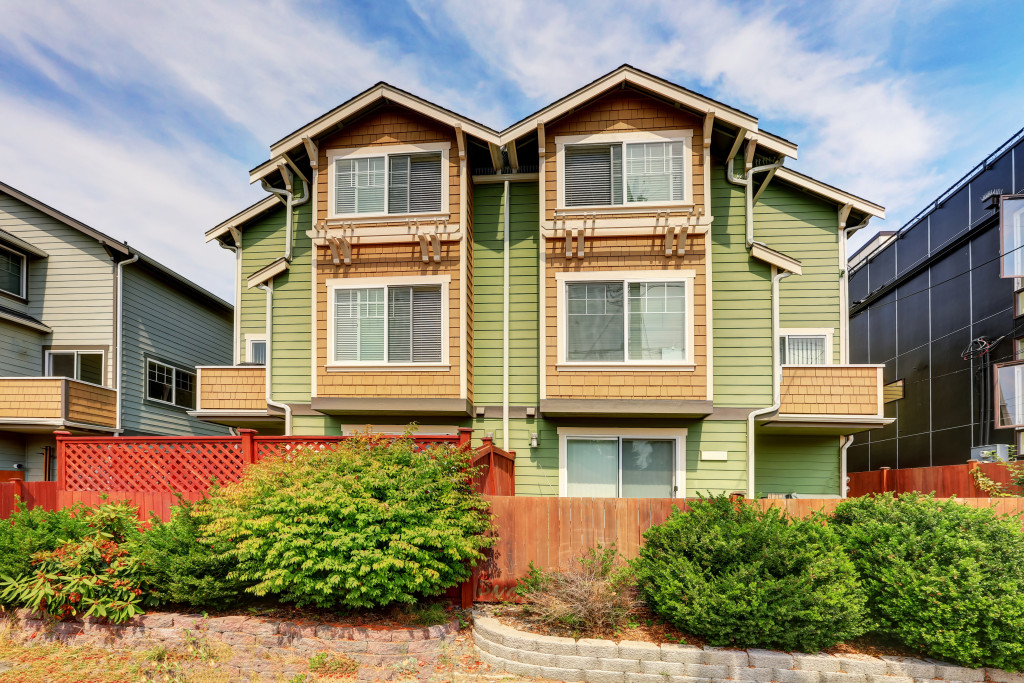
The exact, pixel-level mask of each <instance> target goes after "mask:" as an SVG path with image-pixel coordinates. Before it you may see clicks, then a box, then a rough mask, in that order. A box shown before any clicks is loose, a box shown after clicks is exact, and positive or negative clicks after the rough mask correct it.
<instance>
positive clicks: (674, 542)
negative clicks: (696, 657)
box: [634, 497, 866, 652]
mask: <svg viewBox="0 0 1024 683" xmlns="http://www.w3.org/2000/svg"><path fill="white" fill-rule="evenodd" d="M690 508H691V511H690V512H685V513H684V512H679V511H676V512H674V513H673V514H672V515H671V516H670V517H669V518H668V519H667V520H666V521H665V523H664V524H662V525H660V526H654V527H651V528H650V529H649V530H648V531H647V532H646V533H645V534H644V538H645V539H646V541H645V545H644V546H643V548H642V549H641V551H640V556H639V557H638V558H637V559H636V560H635V561H634V567H635V570H636V575H637V581H638V583H639V586H640V592H641V594H642V596H643V597H644V599H645V600H646V601H647V603H648V605H649V606H650V608H651V609H652V610H653V611H654V612H655V613H657V614H658V615H660V616H661V617H662V618H663V619H665V620H666V621H668V622H670V623H672V624H673V625H675V626H676V627H677V628H679V629H681V630H683V631H685V632H687V633H692V634H694V635H699V636H703V637H705V638H707V639H708V641H709V643H710V644H711V645H718V646H735V647H766V648H774V649H782V650H804V651H811V652H813V651H816V650H820V649H823V648H827V647H830V646H832V645H834V644H836V643H838V642H840V641H843V640H846V639H849V638H854V637H856V636H859V635H861V634H862V633H864V631H865V629H866V623H865V616H866V608H865V604H864V602H865V600H864V594H863V592H862V591H861V590H860V588H859V586H858V585H857V581H856V572H855V570H854V568H853V563H852V562H851V561H850V560H849V558H847V557H846V555H845V554H844V552H843V548H842V545H841V543H840V540H839V537H838V535H837V534H836V533H835V532H834V531H832V530H831V529H829V528H828V527H827V526H825V525H823V524H821V523H819V522H818V521H808V520H792V519H789V518H787V517H786V516H785V515H784V514H783V513H781V512H780V511H779V510H778V509H775V508H770V509H768V510H767V511H762V510H761V509H760V508H759V507H758V506H755V505H752V504H749V503H742V502H738V503H734V502H731V501H730V500H729V499H728V498H725V497H718V498H712V499H706V500H701V501H697V502H694V503H692V504H691V506H690Z"/></svg>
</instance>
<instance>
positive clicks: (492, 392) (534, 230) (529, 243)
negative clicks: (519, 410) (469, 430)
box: [473, 183, 540, 406]
mask: <svg viewBox="0 0 1024 683" xmlns="http://www.w3.org/2000/svg"><path fill="white" fill-rule="evenodd" d="M509 194H510V195H511V198H510V204H509V354H508V355H509V359H508V361H509V403H510V404H511V405H514V406H536V405H537V403H538V401H539V396H540V394H539V391H540V385H539V374H540V371H539V367H540V365H539V363H540V361H539V341H538V340H539V337H538V332H539V325H540V320H539V315H540V301H539V283H538V273H539V268H540V254H539V251H538V249H539V236H538V232H539V231H538V224H537V211H538V205H537V202H538V199H537V186H536V185H535V184H534V183H510V191H509ZM504 202H505V198H504V185H503V184H494V185H482V186H478V187H477V188H476V189H475V192H474V198H473V207H474V208H473V211H474V214H473V221H474V222H473V239H474V244H473V267H474V277H473V299H474V326H473V337H474V343H475V350H474V363H473V396H474V400H475V402H476V403H478V404H480V405H501V402H502V361H503V359H502V354H503V349H502V343H503V315H504V311H503V308H504V292H505V285H504V267H505V264H504V248H505V246H504V239H505V234H504V215H503V212H504V209H505V205H504Z"/></svg>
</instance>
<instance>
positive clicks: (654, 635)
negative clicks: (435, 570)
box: [477, 603, 922, 658]
mask: <svg viewBox="0 0 1024 683" xmlns="http://www.w3.org/2000/svg"><path fill="white" fill-rule="evenodd" d="M477 609H478V610H480V611H482V612H484V613H485V614H487V615H488V616H491V617H494V618H495V619H497V620H498V621H500V622H501V623H503V624H505V625H506V626H511V627H512V628H514V629H518V630H520V631H527V632H529V633H536V634H539V635H545V636H562V637H565V638H577V639H579V638H600V639H603V640H634V641H639V642H642V643H657V644H661V643H686V644H687V645H697V646H699V647H704V646H706V645H707V642H708V641H707V638H703V637H701V636H695V635H693V634H692V633H685V632H683V631H680V630H679V629H677V628H676V627H675V626H672V625H671V624H669V623H666V622H665V621H663V620H662V619H661V618H660V617H658V616H657V615H655V614H654V613H653V612H651V611H650V610H648V609H647V608H640V609H637V610H636V611H635V612H634V616H633V617H632V618H631V620H630V623H629V624H628V625H627V626H626V627H624V628H621V629H619V630H615V631H613V630H599V629H593V630H580V629H576V628H570V627H567V626H562V625H559V624H546V623H544V622H543V621H541V620H540V619H538V618H537V616H536V615H535V614H532V613H531V612H530V606H529V604H528V603H523V604H501V605H487V606H478V607H477ZM825 652H826V653H828V654H831V655H840V656H842V655H849V654H862V655H872V656H874V657H881V656H883V655H891V656H895V657H917V658H920V657H921V656H922V655H921V653H919V652H916V651H914V650H911V649H910V648H908V647H905V646H903V645H900V644H899V643H889V642H885V641H882V640H879V639H877V638H873V637H870V636H863V637H861V638H856V639H854V640H851V641H850V642H848V643H839V644H838V645H836V646H834V647H831V648H829V649H827V650H825Z"/></svg>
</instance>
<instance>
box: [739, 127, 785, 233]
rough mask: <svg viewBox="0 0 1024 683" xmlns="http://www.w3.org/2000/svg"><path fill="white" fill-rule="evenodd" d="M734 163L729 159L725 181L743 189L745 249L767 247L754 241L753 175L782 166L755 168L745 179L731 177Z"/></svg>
mask: <svg viewBox="0 0 1024 683" xmlns="http://www.w3.org/2000/svg"><path fill="white" fill-rule="evenodd" d="M747 144H748V145H752V144H754V143H753V141H748V142H747ZM735 163H736V160H735V158H732V159H729V163H728V164H727V166H726V170H725V179H726V180H728V181H729V182H730V183H732V184H733V185H741V186H742V187H743V201H744V212H743V220H744V226H745V227H746V235H747V239H746V243H747V249H750V248H751V247H752V246H754V245H755V244H758V245H761V246H764V247H767V245H766V244H764V243H763V242H757V241H755V240H754V175H755V174H757V173H764V172H767V171H773V170H775V169H777V168H780V167H781V166H782V162H781V161H779V162H776V163H774V164H766V165H764V166H755V167H753V168H751V169H750V170H749V171H747V175H746V176H745V177H741V176H735V175H733V167H734V165H735Z"/></svg>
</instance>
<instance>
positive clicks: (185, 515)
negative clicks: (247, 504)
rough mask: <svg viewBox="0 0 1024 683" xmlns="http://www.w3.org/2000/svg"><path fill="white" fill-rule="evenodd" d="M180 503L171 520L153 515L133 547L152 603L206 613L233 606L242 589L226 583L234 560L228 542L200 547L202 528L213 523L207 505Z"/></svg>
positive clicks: (234, 581)
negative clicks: (156, 601) (201, 609)
mask: <svg viewBox="0 0 1024 683" xmlns="http://www.w3.org/2000/svg"><path fill="white" fill-rule="evenodd" d="M211 495H212V496H214V497H216V496H217V495H218V490H217V489H216V488H214V489H213V490H212V491H211ZM178 502H179V504H178V505H177V506H175V507H173V508H171V520H170V521H169V522H163V521H161V520H160V518H158V517H156V516H155V515H154V516H153V517H152V518H151V519H150V524H151V526H150V529H149V530H148V531H146V532H145V533H143V534H142V536H141V538H139V540H138V542H137V543H136V544H135V547H133V548H132V553H133V554H135V555H136V556H138V558H139V559H140V560H142V561H143V562H144V564H145V567H146V575H147V577H148V578H149V581H150V583H151V584H152V586H153V589H152V594H153V596H154V598H155V599H157V600H158V601H159V602H161V603H171V604H177V605H190V606H192V607H197V608H207V609H224V608H226V607H230V606H232V605H234V604H236V603H237V602H238V601H239V598H240V597H242V596H243V595H244V592H243V591H244V590H245V588H246V584H245V583H243V582H241V581H239V580H237V579H234V578H229V574H231V572H233V571H234V570H235V569H236V568H237V564H236V562H235V561H234V558H232V557H231V556H230V555H228V554H227V551H228V549H229V547H230V542H229V541H228V540H227V539H225V538H223V537H221V536H214V537H213V538H212V539H210V540H209V541H208V542H203V543H200V542H199V539H200V537H201V536H202V528H203V525H204V524H207V523H209V522H210V521H211V517H210V504H209V502H208V501H205V500H204V501H200V502H197V503H193V502H189V501H186V500H181V499H180V498H179V501H178Z"/></svg>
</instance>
